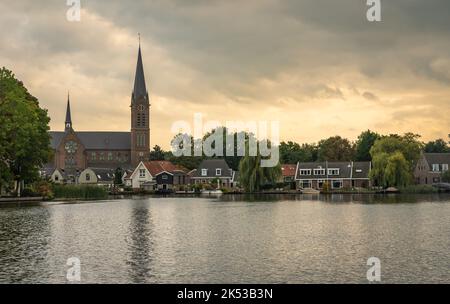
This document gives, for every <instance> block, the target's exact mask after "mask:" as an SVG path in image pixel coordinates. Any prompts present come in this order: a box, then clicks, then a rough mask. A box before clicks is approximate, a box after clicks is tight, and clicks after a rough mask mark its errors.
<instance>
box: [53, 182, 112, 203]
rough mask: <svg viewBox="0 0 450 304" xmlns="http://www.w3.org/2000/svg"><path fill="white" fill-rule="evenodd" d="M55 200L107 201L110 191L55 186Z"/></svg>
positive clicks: (72, 186) (96, 188)
mask: <svg viewBox="0 0 450 304" xmlns="http://www.w3.org/2000/svg"><path fill="white" fill-rule="evenodd" d="M53 193H54V198H55V199H86V200H92V199H106V198H107V197H108V191H107V190H106V189H105V188H102V187H98V186H90V185H54V186H53Z"/></svg>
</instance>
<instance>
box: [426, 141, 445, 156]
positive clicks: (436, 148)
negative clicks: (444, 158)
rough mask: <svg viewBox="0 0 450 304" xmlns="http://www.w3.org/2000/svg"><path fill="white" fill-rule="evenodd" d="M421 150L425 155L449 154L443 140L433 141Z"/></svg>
mask: <svg viewBox="0 0 450 304" xmlns="http://www.w3.org/2000/svg"><path fill="white" fill-rule="evenodd" d="M423 150H424V151H425V152H426V153H448V152H450V147H449V146H448V144H447V142H446V141H445V140H443V139H436V140H435V141H430V142H428V143H426V144H425V147H424V148H423Z"/></svg>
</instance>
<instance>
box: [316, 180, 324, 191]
mask: <svg viewBox="0 0 450 304" xmlns="http://www.w3.org/2000/svg"><path fill="white" fill-rule="evenodd" d="M324 183H325V181H324V180H321V179H319V180H318V181H317V188H319V189H322V188H323V184H324Z"/></svg>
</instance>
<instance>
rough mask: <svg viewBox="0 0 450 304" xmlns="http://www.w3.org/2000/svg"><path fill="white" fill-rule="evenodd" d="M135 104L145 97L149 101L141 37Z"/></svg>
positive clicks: (135, 80) (134, 90) (134, 94)
mask: <svg viewBox="0 0 450 304" xmlns="http://www.w3.org/2000/svg"><path fill="white" fill-rule="evenodd" d="M133 97H134V98H133V99H134V100H133V102H135V101H136V100H138V99H140V98H142V97H144V98H146V99H147V86H146V84H145V75H144V65H143V63H142V53H141V39H140V36H139V52H138V60H137V65H136V75H135V78H134V89H133Z"/></svg>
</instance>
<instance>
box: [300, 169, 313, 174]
mask: <svg viewBox="0 0 450 304" xmlns="http://www.w3.org/2000/svg"><path fill="white" fill-rule="evenodd" d="M300 175H311V169H300Z"/></svg>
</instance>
